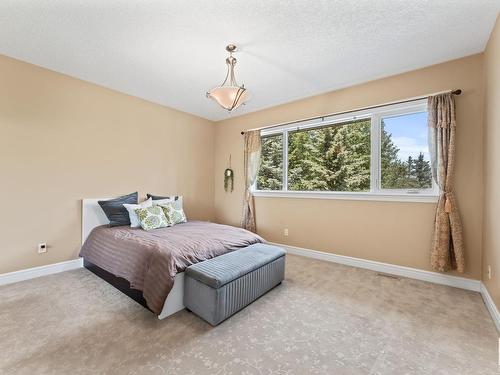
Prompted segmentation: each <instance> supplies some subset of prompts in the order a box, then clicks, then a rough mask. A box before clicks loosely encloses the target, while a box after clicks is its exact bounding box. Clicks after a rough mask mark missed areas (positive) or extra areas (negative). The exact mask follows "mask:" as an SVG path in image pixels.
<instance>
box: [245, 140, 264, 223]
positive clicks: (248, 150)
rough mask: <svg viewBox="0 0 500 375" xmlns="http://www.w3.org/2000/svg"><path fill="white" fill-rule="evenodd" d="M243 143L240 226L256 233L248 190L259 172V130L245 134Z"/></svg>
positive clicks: (251, 197) (252, 202) (252, 206)
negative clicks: (243, 180) (242, 198)
mask: <svg viewBox="0 0 500 375" xmlns="http://www.w3.org/2000/svg"><path fill="white" fill-rule="evenodd" d="M244 143H245V151H244V152H245V154H244V164H245V166H244V168H245V170H244V174H245V177H244V178H245V199H244V202H243V216H242V218H241V226H242V228H245V229H247V230H249V231H252V232H256V230H257V226H256V224H255V205H254V199H253V195H252V193H251V191H250V188H251V187H252V185H253V184H254V183H255V180H256V178H257V174H258V172H259V166H260V151H261V140H260V130H252V131H248V132H245V136H244Z"/></svg>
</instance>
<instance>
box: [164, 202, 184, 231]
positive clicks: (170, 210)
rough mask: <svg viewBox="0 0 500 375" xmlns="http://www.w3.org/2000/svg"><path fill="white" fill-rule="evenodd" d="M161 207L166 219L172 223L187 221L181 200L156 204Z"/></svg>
mask: <svg viewBox="0 0 500 375" xmlns="http://www.w3.org/2000/svg"><path fill="white" fill-rule="evenodd" d="M158 207H161V208H162V210H163V212H164V213H165V216H166V217H167V219H168V221H169V222H171V223H172V225H175V224H180V223H185V222H186V221H187V218H186V214H185V213H184V210H183V209H182V202H179V201H171V202H166V203H162V204H160V205H158Z"/></svg>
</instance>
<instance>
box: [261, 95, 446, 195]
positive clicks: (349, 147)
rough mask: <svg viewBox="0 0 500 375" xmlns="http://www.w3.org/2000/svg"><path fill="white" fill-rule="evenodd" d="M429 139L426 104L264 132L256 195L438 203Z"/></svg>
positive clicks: (389, 108) (383, 108)
mask: <svg viewBox="0 0 500 375" xmlns="http://www.w3.org/2000/svg"><path fill="white" fill-rule="evenodd" d="M427 134H428V132H427V109H426V104H425V102H422V101H419V102H413V103H410V104H405V105H391V106H384V107H379V108H377V109H371V110H363V111H357V112H353V113H348V114H342V115H334V116H329V117H325V118H322V119H320V120H310V121H307V122H299V123H294V124H293V125H283V126H281V127H278V128H271V129H267V130H264V131H262V157H261V167H260V170H259V175H258V178H257V183H256V186H255V192H256V193H257V194H259V193H262V194H265V193H270V194H279V195H282V194H285V195H292V196H294V195H298V196H304V197H307V196H310V195H314V194H315V195H320V196H325V197H329V196H332V197H335V196H340V197H342V196H353V197H372V196H374V197H375V198H376V197H377V196H384V197H391V196H397V197H404V196H406V197H410V196H419V197H421V198H422V197H428V198H429V197H435V196H436V193H437V191H436V188H435V184H434V182H433V179H432V174H431V165H430V157H429V150H428V146H427ZM417 200H418V199H417Z"/></svg>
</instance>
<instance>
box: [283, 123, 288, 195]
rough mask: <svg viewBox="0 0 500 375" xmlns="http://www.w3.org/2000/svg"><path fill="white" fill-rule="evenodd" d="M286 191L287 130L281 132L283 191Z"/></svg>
mask: <svg viewBox="0 0 500 375" xmlns="http://www.w3.org/2000/svg"><path fill="white" fill-rule="evenodd" d="M287 190H288V130H283V191H287Z"/></svg>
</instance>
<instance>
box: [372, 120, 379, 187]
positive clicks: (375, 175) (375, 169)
mask: <svg viewBox="0 0 500 375" xmlns="http://www.w3.org/2000/svg"><path fill="white" fill-rule="evenodd" d="M370 139H371V145H370V151H371V158H370V192H372V193H378V192H380V115H378V114H372V116H371V137H370Z"/></svg>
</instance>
